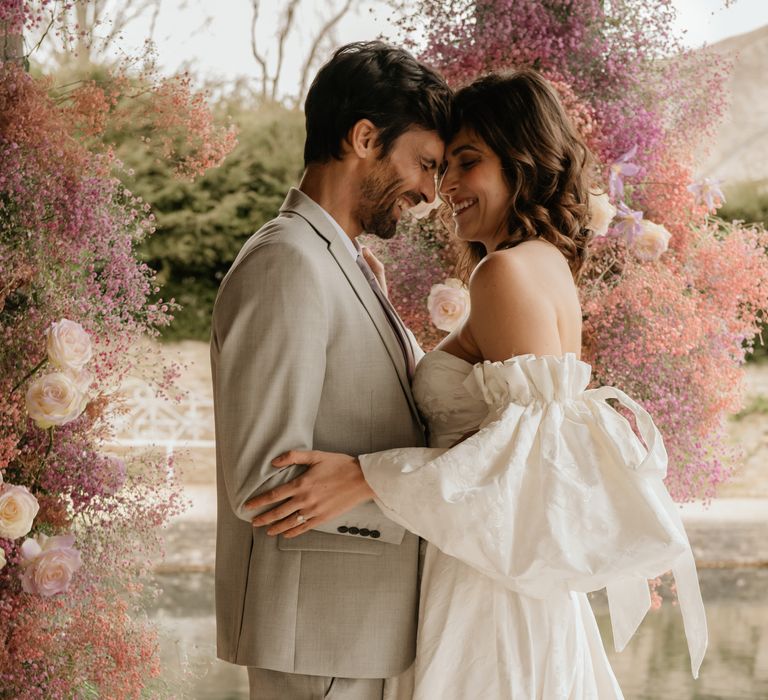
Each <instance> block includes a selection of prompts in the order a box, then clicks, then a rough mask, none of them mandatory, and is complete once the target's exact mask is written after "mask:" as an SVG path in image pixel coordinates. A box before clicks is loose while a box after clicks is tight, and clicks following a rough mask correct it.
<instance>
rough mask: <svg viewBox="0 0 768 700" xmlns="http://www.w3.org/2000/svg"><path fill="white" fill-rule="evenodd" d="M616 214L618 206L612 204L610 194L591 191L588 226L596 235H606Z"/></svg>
mask: <svg viewBox="0 0 768 700" xmlns="http://www.w3.org/2000/svg"><path fill="white" fill-rule="evenodd" d="M615 216H616V207H614V206H613V204H611V201H610V200H609V199H608V195H607V194H606V193H605V192H603V193H602V194H594V193H593V192H590V193H589V217H590V218H589V222H588V223H587V226H586V228H588V229H589V230H590V231H592V232H593V233H594V234H595V236H604V235H605V234H606V233H608V227H609V226H610V225H611V221H613V218H614V217H615Z"/></svg>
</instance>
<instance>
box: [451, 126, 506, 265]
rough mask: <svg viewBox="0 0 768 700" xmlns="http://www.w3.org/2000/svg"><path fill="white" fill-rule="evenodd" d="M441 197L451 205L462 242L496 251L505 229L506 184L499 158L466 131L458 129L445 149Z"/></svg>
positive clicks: (457, 233)
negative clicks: (474, 242)
mask: <svg viewBox="0 0 768 700" xmlns="http://www.w3.org/2000/svg"><path fill="white" fill-rule="evenodd" d="M440 196H441V198H442V199H443V200H444V201H446V202H448V204H450V206H451V209H452V211H453V221H454V224H455V230H456V235H457V236H458V237H459V238H460V239H461V240H463V241H476V242H478V243H483V244H484V245H485V246H486V249H487V250H493V249H494V248H495V246H496V243H497V242H498V241H497V239H499V238H500V237H499V234H500V233H501V236H502V237H503V231H504V229H505V223H506V217H507V208H508V204H509V200H510V191H509V185H508V184H507V182H506V180H505V179H504V175H503V171H502V168H501V160H500V159H499V157H498V156H497V155H496V154H495V153H494V152H493V151H492V150H491V149H490V148H489V147H488V145H487V144H486V143H485V142H484V141H483V140H482V139H481V138H480V137H479V136H477V135H476V134H474V133H473V132H471V131H470V130H468V129H461V130H460V131H459V132H458V133H457V134H456V137H455V138H454V139H453V140H452V142H451V143H450V144H449V146H448V148H447V149H446V163H445V172H444V175H443V178H442V180H441V182H440Z"/></svg>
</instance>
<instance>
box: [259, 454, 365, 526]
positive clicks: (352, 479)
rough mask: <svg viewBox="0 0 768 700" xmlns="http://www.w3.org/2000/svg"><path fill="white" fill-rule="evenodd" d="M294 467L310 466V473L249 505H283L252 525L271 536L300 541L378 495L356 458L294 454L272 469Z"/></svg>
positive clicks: (279, 460) (263, 495)
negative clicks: (293, 538)
mask: <svg viewBox="0 0 768 700" xmlns="http://www.w3.org/2000/svg"><path fill="white" fill-rule="evenodd" d="M293 464H306V465H307V467H308V469H307V471H306V472H304V473H303V474H302V475H301V476H298V477H296V478H295V479H293V480H292V481H288V482H287V483H285V484H282V485H281V486H277V487H275V488H273V489H270V490H269V491H265V492H264V493H262V494H260V495H259V496H256V497H255V498H252V499H250V500H249V501H246V503H245V507H246V508H263V507H264V506H269V505H273V504H276V503H280V505H278V506H277V507H275V508H272V509H271V510H268V511H266V512H264V513H262V514H261V515H258V516H256V517H255V518H253V520H252V521H251V522H252V523H253V525H254V527H263V526H265V525H268V526H270V527H269V529H268V530H267V534H268V535H280V534H282V535H283V536H284V537H287V538H291V537H296V536H297V535H301V534H302V533H304V532H306V531H307V530H311V529H312V528H313V527H317V526H318V525H322V524H323V523H325V522H328V521H329V520H333V518H336V517H338V516H339V515H343V514H344V513H346V512H347V511H349V510H351V509H352V508H354V507H355V506H356V505H359V504H360V503H364V502H365V501H369V500H371V499H372V498H373V497H374V495H375V494H374V492H373V491H372V490H371V487H370V486H368V482H367V481H366V480H365V477H364V476H363V470H362V469H361V468H360V462H359V461H358V460H357V458H356V457H350V456H349V455H345V454H339V453H336V452H318V451H315V450H313V451H309V452H302V451H299V450H291V451H289V452H286V453H285V454H282V455H280V456H279V457H277V458H276V459H273V460H272V466H274V467H277V468H278V469H284V468H285V467H290V466H291V465H293Z"/></svg>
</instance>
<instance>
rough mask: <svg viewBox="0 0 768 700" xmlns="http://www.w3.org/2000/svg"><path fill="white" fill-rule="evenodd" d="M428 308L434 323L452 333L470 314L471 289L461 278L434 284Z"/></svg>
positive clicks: (428, 300) (442, 329)
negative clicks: (469, 289) (468, 289)
mask: <svg viewBox="0 0 768 700" xmlns="http://www.w3.org/2000/svg"><path fill="white" fill-rule="evenodd" d="M427 309H428V310H429V315H430V318H431V319H432V323H434V324H435V326H437V327H438V328H439V329H440V330H441V331H447V332H449V333H450V332H451V331H452V330H454V329H456V328H458V327H459V326H460V325H461V324H462V322H463V321H464V319H465V318H467V316H468V315H469V291H467V288H466V287H465V286H464V285H463V284H462V282H461V280H457V279H454V278H449V279H447V280H445V284H435V285H432V289H431V290H430V292H429V298H428V299H427Z"/></svg>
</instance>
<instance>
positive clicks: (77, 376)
mask: <svg viewBox="0 0 768 700" xmlns="http://www.w3.org/2000/svg"><path fill="white" fill-rule="evenodd" d="M65 374H67V375H69V378H70V379H71V380H72V381H73V382H74V383H75V385H76V386H77V388H78V389H79V390H80V393H82V394H83V395H86V394H87V393H88V389H89V388H90V386H91V384H92V383H93V374H91V373H90V372H89V371H88V370H87V369H81V370H80V371H79V372H75V371H70V372H66V373H65Z"/></svg>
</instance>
